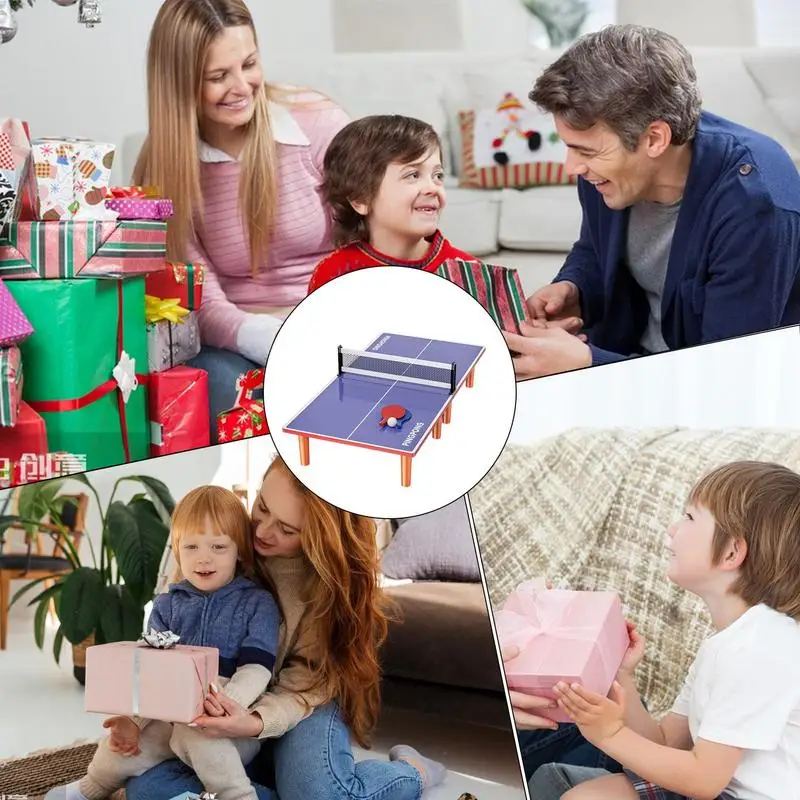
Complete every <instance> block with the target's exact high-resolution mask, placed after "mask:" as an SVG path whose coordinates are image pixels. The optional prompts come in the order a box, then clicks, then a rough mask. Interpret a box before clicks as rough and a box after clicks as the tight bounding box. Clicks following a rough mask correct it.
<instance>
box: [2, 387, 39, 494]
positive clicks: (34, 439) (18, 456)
mask: <svg viewBox="0 0 800 800" xmlns="http://www.w3.org/2000/svg"><path fill="white" fill-rule="evenodd" d="M46 452H47V429H46V428H45V424H44V420H43V419H42V418H41V417H40V416H39V415H38V414H37V413H36V412H35V411H34V410H33V409H32V408H31V407H30V406H29V405H28V404H27V403H24V402H23V403H20V406H19V414H18V415H17V422H16V424H15V425H14V427H13V428H0V489H5V488H7V487H9V486H16V485H17V484H18V483H20V482H21V480H20V478H19V465H20V463H21V462H23V460H25V461H30V458H31V457H32V456H36V455H39V454H43V453H46Z"/></svg>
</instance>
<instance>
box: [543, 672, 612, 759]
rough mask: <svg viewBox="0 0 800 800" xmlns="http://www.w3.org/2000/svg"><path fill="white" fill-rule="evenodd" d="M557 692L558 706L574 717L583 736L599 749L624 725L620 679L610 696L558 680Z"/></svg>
mask: <svg viewBox="0 0 800 800" xmlns="http://www.w3.org/2000/svg"><path fill="white" fill-rule="evenodd" d="M555 693H556V697H557V698H558V705H559V707H560V708H562V709H563V710H564V711H566V712H567V714H569V715H570V717H572V719H573V720H574V721H575V724H576V725H577V726H578V728H579V730H580V732H581V733H582V734H583V737H584V739H586V740H587V741H588V742H591V743H592V744H593V745H595V746H596V747H599V748H600V749H602V747H603V742H605V741H607V740H608V739H610V738H611V737H612V736H615V735H616V734H617V733H619V732H620V731H621V730H622V728H623V727H624V726H625V690H624V689H623V688H622V686H620V684H619V683H617V681H614V685H613V686H612V687H611V692H610V697H603V696H602V695H599V694H597V693H595V692H590V691H589V690H588V689H586V688H584V687H583V686H581V685H580V684H577V683H573V684H572V685H571V686H569V685H567V684H566V683H557V684H556V686H555Z"/></svg>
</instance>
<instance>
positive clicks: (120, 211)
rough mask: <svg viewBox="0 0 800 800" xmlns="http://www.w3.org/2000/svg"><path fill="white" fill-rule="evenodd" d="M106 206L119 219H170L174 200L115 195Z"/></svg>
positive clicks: (107, 201)
mask: <svg viewBox="0 0 800 800" xmlns="http://www.w3.org/2000/svg"><path fill="white" fill-rule="evenodd" d="M106 208H108V209H110V210H111V211H114V212H115V213H116V215H117V218H118V219H169V218H170V217H171V216H172V214H173V211H174V209H173V207H172V200H166V199H163V198H161V199H158V198H154V197H114V198H112V199H110V200H106Z"/></svg>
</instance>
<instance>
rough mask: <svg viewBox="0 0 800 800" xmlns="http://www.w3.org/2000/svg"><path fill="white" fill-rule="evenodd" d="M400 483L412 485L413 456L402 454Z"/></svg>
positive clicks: (405, 485)
mask: <svg viewBox="0 0 800 800" xmlns="http://www.w3.org/2000/svg"><path fill="white" fill-rule="evenodd" d="M400 484H401V485H402V486H404V487H408V486H411V456H400Z"/></svg>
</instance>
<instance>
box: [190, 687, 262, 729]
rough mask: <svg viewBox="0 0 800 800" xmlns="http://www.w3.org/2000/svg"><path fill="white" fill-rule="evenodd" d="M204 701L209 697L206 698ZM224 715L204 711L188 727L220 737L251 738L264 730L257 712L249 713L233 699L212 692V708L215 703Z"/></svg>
mask: <svg viewBox="0 0 800 800" xmlns="http://www.w3.org/2000/svg"><path fill="white" fill-rule="evenodd" d="M205 702H206V703H209V699H208V698H206V701H205ZM213 704H218V705H219V708H221V709H222V712H223V714H224V716H217V715H216V713H214V714H210V713H209V712H208V709H206V713H205V714H203V715H201V716H199V717H197V719H195V720H194V721H193V722H191V723H190V727H192V728H197V729H199V730H201V731H202V732H203V733H204V734H205V735H206V736H211V737H214V738H220V739H253V738H255V737H256V736H258V735H259V734H260V733H261V731H263V730H264V722H263V720H262V719H261V717H259V716H258V714H254V713H251V712H250V711H249V710H248V709H246V708H244V706H240V705H239V704H238V703H237V702H236V701H235V700H231V698H230V697H227V696H226V695H224V694H220V693H214V697H213V703H212V708H214V709H215V710H216V705H213Z"/></svg>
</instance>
